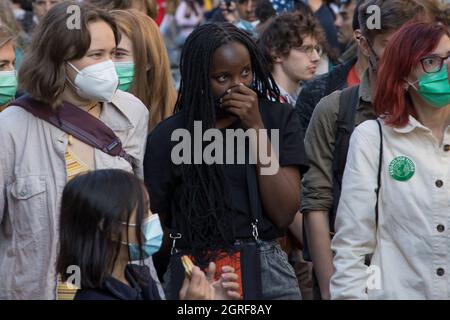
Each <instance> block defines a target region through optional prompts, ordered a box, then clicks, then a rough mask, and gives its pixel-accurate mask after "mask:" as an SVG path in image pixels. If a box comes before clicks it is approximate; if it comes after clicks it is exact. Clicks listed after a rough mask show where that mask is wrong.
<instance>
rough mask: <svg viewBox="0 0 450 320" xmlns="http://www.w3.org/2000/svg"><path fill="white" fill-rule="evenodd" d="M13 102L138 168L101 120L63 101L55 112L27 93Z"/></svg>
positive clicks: (12, 103)
mask: <svg viewBox="0 0 450 320" xmlns="http://www.w3.org/2000/svg"><path fill="white" fill-rule="evenodd" d="M10 105H13V106H19V107H22V108H24V109H25V110H27V111H28V112H30V113H31V114H33V115H34V116H35V117H38V118H40V119H42V120H44V121H46V122H48V123H50V124H52V125H54V126H55V127H57V128H59V129H61V130H62V131H64V132H66V133H68V134H70V135H72V136H74V137H75V138H77V139H78V140H80V141H83V142H84V143H86V144H88V145H90V146H92V147H94V148H96V149H99V150H101V151H103V152H104V153H106V154H109V155H110V156H119V157H122V158H124V159H125V160H127V161H128V162H129V163H130V164H131V165H132V166H133V167H135V164H134V161H133V157H131V156H130V155H129V154H128V153H126V152H125V150H123V148H122V142H121V141H120V139H119V137H117V136H116V134H115V133H114V131H113V130H112V129H111V128H110V127H108V126H107V125H106V124H105V123H104V122H103V121H101V120H100V119H98V118H96V117H94V116H92V115H91V114H89V113H88V112H86V111H84V110H82V109H81V108H78V107H77V106H74V105H73V104H71V103H68V102H64V103H63V104H62V105H61V106H60V107H59V108H58V109H57V111H54V110H52V109H51V108H50V106H48V105H47V104H46V103H43V102H41V101H37V100H34V99H33V98H31V97H30V96H29V95H25V96H22V97H20V98H19V99H16V100H14V101H12V102H11V104H10Z"/></svg>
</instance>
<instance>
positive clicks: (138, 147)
mask: <svg viewBox="0 0 450 320" xmlns="http://www.w3.org/2000/svg"><path fill="white" fill-rule="evenodd" d="M148 117H149V116H148V110H147V108H146V107H145V106H144V105H143V104H142V102H141V101H140V100H138V99H137V98H136V97H134V96H133V95H131V94H128V93H125V92H122V91H117V93H116V95H115V96H114V98H113V101H112V103H104V104H103V108H102V112H101V115H100V119H101V120H102V121H103V122H104V123H106V124H107V125H108V126H109V127H110V128H111V129H113V130H114V132H115V133H116V135H117V136H118V137H119V138H120V139H121V141H122V144H123V147H124V149H125V151H126V152H127V153H128V154H130V155H131V156H132V157H133V158H134V160H135V163H136V165H137V166H136V168H135V170H134V172H135V173H136V174H137V175H138V176H139V177H140V178H142V177H143V157H144V152H145V144H146V138H147V126H148ZM67 140H68V137H67V134H66V133H64V132H63V131H61V130H60V129H58V128H56V127H54V126H52V125H51V124H49V123H47V122H45V121H43V120H41V119H38V118H36V117H34V116H33V115H32V114H30V113H28V112H27V111H25V110H24V109H22V108H21V107H17V106H10V107H8V108H7V109H6V110H5V111H3V112H2V113H0V150H1V151H0V299H54V298H55V290H56V275H55V263H56V256H57V244H58V225H59V208H60V200H61V195H62V191H63V189H64V186H65V184H66V180H67V174H66V166H65V160H64V153H65V151H66V149H67ZM94 157H95V164H96V168H97V169H106V168H117V169H123V170H126V171H132V170H133V169H132V167H131V165H130V164H129V163H128V162H127V161H126V160H124V159H123V158H120V157H112V156H109V155H107V154H105V153H103V152H102V151H100V150H97V149H96V150H95V151H94Z"/></svg>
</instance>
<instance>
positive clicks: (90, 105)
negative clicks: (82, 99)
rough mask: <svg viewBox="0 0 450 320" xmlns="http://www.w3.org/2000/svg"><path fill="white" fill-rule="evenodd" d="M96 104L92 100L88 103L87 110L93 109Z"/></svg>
mask: <svg viewBox="0 0 450 320" xmlns="http://www.w3.org/2000/svg"><path fill="white" fill-rule="evenodd" d="M97 105H98V102H97V101H94V102H92V103H91V104H89V105H88V107H87V112H89V111H91V110H92V109H94V108H95V107H96V106H97Z"/></svg>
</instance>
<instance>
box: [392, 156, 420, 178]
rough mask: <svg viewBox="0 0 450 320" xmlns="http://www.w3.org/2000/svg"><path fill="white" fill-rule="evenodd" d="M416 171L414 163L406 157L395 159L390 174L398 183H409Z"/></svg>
mask: <svg viewBox="0 0 450 320" xmlns="http://www.w3.org/2000/svg"><path fill="white" fill-rule="evenodd" d="M415 171H416V166H415V164H414V162H413V161H412V160H411V159H410V158H408V157H405V156H399V157H395V158H394V160H392V161H391V163H390V164H389V174H390V175H391V177H392V178H394V179H395V180H398V181H407V180H409V179H411V177H412V176H413V175H414V172H415Z"/></svg>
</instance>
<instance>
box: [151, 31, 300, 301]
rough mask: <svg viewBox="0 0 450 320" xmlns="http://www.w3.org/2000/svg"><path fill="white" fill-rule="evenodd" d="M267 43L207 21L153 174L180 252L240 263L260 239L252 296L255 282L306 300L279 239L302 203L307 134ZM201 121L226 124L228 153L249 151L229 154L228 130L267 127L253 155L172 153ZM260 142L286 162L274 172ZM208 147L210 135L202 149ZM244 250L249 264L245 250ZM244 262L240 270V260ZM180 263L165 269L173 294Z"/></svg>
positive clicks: (156, 137)
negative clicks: (262, 47)
mask: <svg viewBox="0 0 450 320" xmlns="http://www.w3.org/2000/svg"><path fill="white" fill-rule="evenodd" d="M258 50H259V49H258V48H257V46H256V45H255V43H254V41H253V40H252V39H251V38H250V37H249V36H248V35H247V34H246V33H245V32H243V31H240V30H239V29H238V28H236V27H235V26H233V25H231V24H205V25H203V26H200V27H198V28H197V29H196V30H195V31H194V32H193V33H192V34H191V35H190V36H189V37H188V39H187V41H186V43H185V46H184V48H183V52H182V57H181V63H180V70H181V84H180V91H179V96H178V100H177V103H176V106H175V110H176V113H175V114H174V115H173V116H171V117H169V118H168V119H166V120H165V121H163V122H161V123H160V124H159V125H158V126H157V127H156V128H155V129H154V131H153V132H152V134H151V135H150V136H149V139H148V143H147V150H146V156H145V161H144V162H145V164H144V172H145V173H144V174H145V181H146V184H147V186H148V188H149V192H150V198H151V204H152V210H153V211H154V212H158V213H159V214H160V216H161V217H162V219H163V221H164V223H165V225H166V226H167V227H168V228H169V229H170V238H171V239H170V243H169V244H170V246H171V247H172V246H173V247H174V249H173V250H172V252H173V253H174V252H177V251H179V250H181V251H182V252H187V253H188V254H190V255H191V256H193V258H194V260H195V261H196V264H198V265H200V266H202V267H206V266H207V265H208V262H209V261H210V260H214V261H216V264H217V265H218V266H220V261H219V263H217V261H218V260H220V259H222V260H223V261H224V262H223V264H230V261H231V264H232V262H233V261H235V260H233V259H234V257H235V256H233V255H232V252H233V249H234V248H235V245H237V244H241V245H242V244H249V245H255V246H256V247H257V252H258V254H259V257H260V258H259V260H260V261H258V262H260V264H256V265H255V269H254V270H250V271H253V272H250V275H251V276H255V274H256V275H257V276H259V283H256V284H255V283H246V279H245V278H246V275H247V274H248V273H247V272H245V274H246V275H244V267H243V269H242V270H241V271H242V280H243V286H244V297H251V296H252V295H251V294H248V292H246V290H252V289H251V287H250V286H252V285H253V287H254V288H253V289H255V288H256V290H257V288H258V286H260V287H261V286H262V288H261V289H262V295H261V296H260V297H261V298H263V299H300V291H299V288H298V284H297V280H296V278H295V274H294V271H293V269H292V267H291V266H290V265H289V263H288V261H287V257H286V255H285V254H284V253H283V252H282V251H281V249H280V247H279V245H278V244H277V243H276V239H277V238H278V237H280V236H282V235H283V233H284V230H285V229H286V228H287V227H288V226H289V225H290V223H291V222H292V220H293V218H294V215H295V213H296V211H297V210H298V208H299V200H300V175H301V173H303V172H304V171H306V169H307V160H306V156H305V151H304V146H303V136H302V133H301V131H300V130H298V128H299V127H300V126H299V120H298V118H297V115H296V114H295V113H294V111H293V109H292V107H290V106H289V105H285V104H280V103H278V102H273V101H278V98H279V90H278V87H277V86H276V85H275V81H274V80H273V78H272V76H271V74H270V72H269V70H267V69H266V67H265V65H266V62H265V60H264V57H263V55H262V54H261V53H260V52H259V51H258ZM195 121H201V128H202V130H203V132H204V131H205V130H207V129H210V128H217V129H219V130H220V132H221V133H222V137H223V142H222V141H220V142H218V141H215V140H214V142H215V143H220V144H221V143H223V146H224V147H223V150H224V152H225V154H224V155H223V159H227V160H228V159H229V158H230V156H234V159H236V158H237V157H236V155H238V153H239V152H240V151H241V150H242V149H239V148H236V147H234V155H230V154H227V152H228V150H227V148H226V147H225V145H227V146H229V144H230V140H229V139H227V136H226V135H225V129H233V130H237V129H243V130H247V129H253V130H255V131H256V132H258V133H259V136H258V138H257V139H256V140H254V139H253V140H252V139H248V140H250V141H247V143H246V146H245V147H246V148H245V153H246V154H245V156H246V161H245V162H246V163H245V164H236V161H234V164H230V163H229V161H225V162H224V163H226V164H220V162H221V161H218V163H214V164H207V163H205V161H202V163H201V164H189V163H182V164H175V163H174V161H173V159H172V158H171V156H172V148H173V147H174V146H175V145H177V142H176V141H172V138H173V136H172V133H173V132H174V131H175V130H176V129H186V130H187V131H188V132H189V133H190V136H191V137H194V138H195V134H194V125H198V123H197V122H195ZM194 122H195V123H194ZM262 129H267V132H268V133H264V132H265V131H263V130H262ZM273 129H277V130H279V131H278V132H279V139H278V137H276V136H275V135H273V134H272V135H271V134H270V133H271V132H272V131H273ZM261 132H262V133H264V134H261ZM200 139H201V138H200ZM270 139H272V140H273V141H272V140H270ZM275 139H277V140H279V141H277V142H279V152H276V148H274V146H275V143H274V141H275ZM174 140H175V139H174ZM190 143H191V144H190V145H191V146H192V147H193V149H195V147H194V144H195V143H200V144H202V143H203V142H202V141H194V140H192V141H190ZM264 143H266V144H264ZM257 146H265V148H264V147H262V148H264V149H265V150H262V151H267V152H266V153H267V154H269V155H271V161H272V163H270V165H271V166H275V167H277V169H278V170H275V171H274V172H273V173H271V174H268V175H267V174H264V170H265V169H268V168H267V167H268V166H267V164H262V162H263V161H261V160H262V159H261V158H260V157H257V159H256V160H257V161H256V164H251V163H254V162H251V161H249V158H250V153H252V154H255V153H256V150H257ZM205 147H208V146H207V144H205V143H203V149H200V152H201V154H202V155H203V152H202V151H204V150H205ZM274 150H275V152H274ZM189 151H191V150H189ZM259 151H260V153H261V150H259ZM194 152H195V150H194ZM197 152H198V150H197ZM275 154H277V155H275ZM193 157H194V156H192V157H191V158H193ZM274 162H275V163H274ZM192 163H193V162H192ZM278 166H279V168H278ZM240 258H241V266H243V260H245V259H246V257H245V252H241V257H240ZM174 261H175V260H174ZM235 268H236V269H237V270H238V272H239V266H235ZM176 270H177V268H176V267H175V268H174V267H173V263H171V265H170V268H169V271H168V272H167V274H166V276H165V279H166V283H165V286H166V289H167V292H166V293H167V294H168V297H169V298H170V297H172V295H171V294H170V292H171V291H172V292H174V289H175V288H177V287H179V286H181V283H176V284H175V286H174V282H179V281H178V279H179V277H177V276H176V275H175V273H176ZM252 273H253V274H252ZM253 296H254V295H253Z"/></svg>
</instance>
